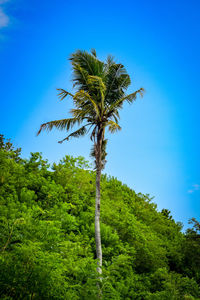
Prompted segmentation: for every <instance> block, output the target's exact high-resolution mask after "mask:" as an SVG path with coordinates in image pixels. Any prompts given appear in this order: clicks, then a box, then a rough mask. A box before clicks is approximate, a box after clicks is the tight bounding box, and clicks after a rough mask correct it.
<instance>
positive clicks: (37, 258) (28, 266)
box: [0, 136, 200, 300]
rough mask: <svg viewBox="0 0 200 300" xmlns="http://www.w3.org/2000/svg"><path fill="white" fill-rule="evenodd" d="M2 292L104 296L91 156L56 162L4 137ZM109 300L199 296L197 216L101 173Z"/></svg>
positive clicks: (0, 157)
mask: <svg viewBox="0 0 200 300" xmlns="http://www.w3.org/2000/svg"><path fill="white" fill-rule="evenodd" d="M0 165H1V168H0V208H1V209H0V299H4V300H5V299H6V300H8V299H38V300H39V299H59V300H62V299H63V300H64V299H73V300H74V299H91V300H94V299H97V295H98V288H97V285H96V280H97V278H98V274H97V271H96V259H95V239H94V217H93V216H94V210H95V207H94V202H95V173H94V171H92V170H91V169H90V165H89V163H88V162H87V161H85V159H84V158H82V157H78V158H74V157H71V156H68V155H66V156H65V157H64V158H63V160H62V161H60V162H59V163H58V164H53V165H52V166H50V165H49V163H48V161H47V160H45V159H43V158H42V156H41V154H40V153H31V155H30V158H29V159H23V158H21V157H20V149H14V147H13V146H12V144H11V143H10V142H8V144H6V141H5V140H4V138H3V136H1V137H0ZM101 186H102V223H101V233H102V248H103V253H104V261H103V275H102V276H103V278H102V290H103V299H105V300H109V299H127V300H130V299H136V300H142V299H146V300H150V299H153V300H154V299H159V300H160V299H169V300H171V299H178V300H182V299H200V289H199V283H200V277H199V276H200V275H199V274H200V261H199V252H200V244H199V228H200V225H199V223H198V221H197V220H195V219H193V220H192V222H193V223H192V227H191V229H190V230H188V231H187V232H186V233H183V232H182V226H181V224H180V223H177V222H175V221H174V219H173V217H172V216H171V215H170V212H169V211H168V210H166V209H165V210H163V211H162V212H159V211H158V210H157V207H156V204H155V203H154V202H153V201H152V199H151V198H150V196H149V195H143V194H141V193H140V194H136V193H135V192H134V190H132V189H130V188H129V187H128V186H126V185H125V184H123V183H121V182H120V181H118V180H117V179H116V178H114V177H110V176H107V175H106V174H103V175H102V178H101Z"/></svg>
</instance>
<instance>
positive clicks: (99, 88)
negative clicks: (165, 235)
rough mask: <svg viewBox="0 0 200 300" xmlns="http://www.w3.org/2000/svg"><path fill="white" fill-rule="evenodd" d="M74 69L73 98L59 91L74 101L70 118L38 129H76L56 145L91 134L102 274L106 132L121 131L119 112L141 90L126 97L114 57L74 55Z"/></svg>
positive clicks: (123, 78)
mask: <svg viewBox="0 0 200 300" xmlns="http://www.w3.org/2000/svg"><path fill="white" fill-rule="evenodd" d="M70 61H71V64H72V69H73V82H74V84H73V87H74V88H76V93H75V94H72V93H70V92H68V91H66V90H64V89H58V90H59V94H58V96H59V98H60V99H61V100H63V99H64V98H66V97H67V96H70V97H71V98H72V99H73V103H74V108H73V109H71V111H70V113H71V115H72V117H71V118H67V119H62V120H55V121H50V122H47V123H44V124H42V125H41V126H40V129H39V131H38V134H40V132H41V131H42V130H47V131H50V130H52V129H53V128H57V129H59V130H64V131H67V132H68V131H70V130H71V129H72V128H73V127H74V126H77V125H78V129H77V128H76V130H75V131H73V132H71V133H70V134H69V135H68V136H67V137H65V138H64V139H63V140H62V141H59V143H62V142H63V141H68V140H69V139H70V138H73V137H76V138H78V137H80V136H84V135H86V134H88V133H90V138H91V140H92V142H93V147H92V151H91V154H92V156H93V157H94V158H95V169H96V204H95V241H96V256H97V260H98V265H97V271H98V273H99V274H101V273H102V248H101V234H100V180H101V171H102V169H103V167H104V165H105V162H106V160H105V157H106V149H105V148H106V143H107V140H106V139H105V133H106V129H108V131H109V132H111V133H115V132H117V131H118V130H121V127H120V126H119V124H118V123H119V110H120V109H121V108H122V106H123V104H124V102H128V103H130V104H131V103H132V102H133V101H135V100H136V97H137V95H138V94H140V95H141V96H142V95H143V92H144V89H143V88H140V89H139V90H137V91H134V92H133V93H131V94H126V90H127V88H128V86H129V85H130V83H131V81H130V77H129V75H128V74H127V71H126V69H125V68H124V66H123V65H122V64H119V63H116V62H115V61H114V59H113V57H111V56H108V58H107V60H106V61H105V62H103V61H101V60H99V59H98V58H97V55H96V51H95V50H91V53H88V52H86V51H80V50H78V51H76V52H75V53H73V54H72V55H71V57H70Z"/></svg>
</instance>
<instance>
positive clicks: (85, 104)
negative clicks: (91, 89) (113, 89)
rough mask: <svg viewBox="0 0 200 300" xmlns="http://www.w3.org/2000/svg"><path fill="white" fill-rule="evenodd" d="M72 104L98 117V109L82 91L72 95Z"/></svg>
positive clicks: (93, 101)
mask: <svg viewBox="0 0 200 300" xmlns="http://www.w3.org/2000/svg"><path fill="white" fill-rule="evenodd" d="M74 102H75V105H76V107H78V108H79V109H83V108H84V110H85V109H86V110H87V109H88V110H90V112H92V111H95V112H96V114H97V116H100V111H99V107H98V105H97V103H96V101H95V100H94V99H92V97H91V96H90V95H89V94H88V93H87V92H86V91H84V90H80V91H79V92H77V93H76V94H75V95H74Z"/></svg>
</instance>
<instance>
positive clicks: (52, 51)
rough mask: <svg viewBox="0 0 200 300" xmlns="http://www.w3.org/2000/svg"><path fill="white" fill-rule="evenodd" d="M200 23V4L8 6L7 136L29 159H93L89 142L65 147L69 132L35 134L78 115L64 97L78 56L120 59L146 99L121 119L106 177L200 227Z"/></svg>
mask: <svg viewBox="0 0 200 300" xmlns="http://www.w3.org/2000/svg"><path fill="white" fill-rule="evenodd" d="M199 15H200V1H199V0H190V1H188V0H180V1H179V0H169V1H158V0H151V1H148V0H146V1H145V0H140V1H131V0H129V1H127V0H124V1H114V0H112V1H108V0H107V1H105V0H102V1H80V0H77V1H71V0H68V1H66V0H57V1H51V0H48V1H47V0H43V1H38V0H34V1H33V0H32V1H31V0H30V1H25V0H10V1H9V0H0V77H1V78H0V97H1V110H0V132H1V133H3V134H4V135H5V136H6V137H8V138H11V139H12V140H13V141H14V143H15V145H17V146H20V147H22V149H23V155H24V156H25V157H28V156H29V153H30V152H31V151H32V152H34V151H39V152H42V153H43V155H44V157H45V158H48V159H49V160H50V162H53V161H59V159H61V158H62V157H63V156H64V155H65V154H71V155H75V156H77V155H82V156H85V157H86V158H87V159H89V149H90V147H91V144H90V140H89V138H83V139H79V140H73V141H72V140H71V141H70V142H69V143H63V144H62V145H60V144H58V143H57V141H58V140H59V139H62V138H63V137H65V134H64V133H61V132H52V133H49V134H47V133H43V134H41V135H40V136H39V137H36V132H37V130H38V128H39V126H40V124H41V123H43V122H46V121H50V120H54V119H59V118H63V117H68V116H69V115H68V111H69V109H70V108H71V102H70V101H65V102H59V101H58V99H57V96H56V94H57V92H56V88H58V87H62V88H65V89H67V90H71V87H72V83H71V81H70V80H71V70H70V63H69V61H68V60H67V58H68V57H69V56H70V54H71V53H72V52H74V51H75V50H76V49H84V50H90V49H91V48H95V49H96V51H97V54H98V56H99V58H101V59H105V58H106V56H107V54H112V55H114V56H115V58H116V60H117V61H118V62H121V63H123V64H124V65H125V66H126V68H127V70H128V73H129V74H130V76H131V78H132V85H131V88H130V92H131V91H132V90H135V89H137V88H139V87H141V86H142V87H144V88H145V89H146V94H145V97H144V98H143V99H142V100H141V99H138V100H137V102H136V103H134V104H133V105H131V106H125V107H124V109H123V111H122V112H121V126H122V127H123V130H122V131H121V132H120V133H118V134H116V135H115V136H114V135H113V136H111V137H110V139H109V145H108V163H107V166H106V169H105V172H107V173H108V174H111V175H113V176H116V177H117V178H118V179H120V180H121V181H123V182H124V183H126V184H127V185H129V186H130V187H132V188H133V189H135V190H136V192H142V193H149V194H150V195H151V196H155V198H154V202H156V203H157V205H158V208H159V209H162V208H168V209H170V210H171V212H172V214H173V216H174V218H175V219H176V220H177V221H182V222H183V223H184V224H185V225H186V226H187V221H188V219H189V218H191V217H196V218H197V219H198V220H199V215H200V213H199V212H200V172H199V171H200V158H199V153H200V125H199V119H200V101H199V86H200V77H199V70H200V59H199V53H200V39H199V38H200V22H199Z"/></svg>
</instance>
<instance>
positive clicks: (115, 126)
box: [107, 120, 122, 133]
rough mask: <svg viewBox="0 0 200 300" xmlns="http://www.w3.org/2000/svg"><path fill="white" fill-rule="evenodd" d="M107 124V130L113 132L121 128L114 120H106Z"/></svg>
mask: <svg viewBox="0 0 200 300" xmlns="http://www.w3.org/2000/svg"><path fill="white" fill-rule="evenodd" d="M107 126H108V130H109V131H110V132H111V133H114V132H116V131H119V130H121V129H122V128H121V127H120V126H119V124H117V123H116V122H114V121H112V120H110V121H108V123H107Z"/></svg>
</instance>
